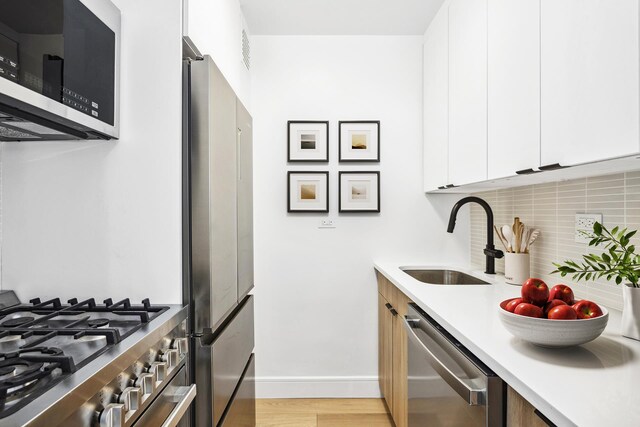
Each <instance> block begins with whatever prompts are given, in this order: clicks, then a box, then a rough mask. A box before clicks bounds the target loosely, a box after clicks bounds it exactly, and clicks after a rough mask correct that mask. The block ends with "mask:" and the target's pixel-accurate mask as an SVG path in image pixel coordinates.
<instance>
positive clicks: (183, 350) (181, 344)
mask: <svg viewBox="0 0 640 427" xmlns="http://www.w3.org/2000/svg"><path fill="white" fill-rule="evenodd" d="M171 348H172V349H174V350H178V353H180V354H187V351H189V346H188V342H187V339H186V338H175V339H174V340H173V343H172V344H171Z"/></svg>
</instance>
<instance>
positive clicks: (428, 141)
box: [423, 4, 449, 191]
mask: <svg viewBox="0 0 640 427" xmlns="http://www.w3.org/2000/svg"><path fill="white" fill-rule="evenodd" d="M448 19H449V9H448V7H447V5H446V4H445V5H444V6H442V7H441V8H440V11H439V12H438V13H437V14H436V16H435V18H433V21H432V22H431V25H430V26H429V28H428V29H427V32H426V33H425V36H424V57H423V60H424V65H423V71H424V76H423V77H424V86H423V90H424V98H423V99H424V191H431V190H435V189H437V188H438V187H441V186H445V185H447V184H449V176H448V174H449V165H448V161H449V63H448V60H449V52H448V49H449V33H448V31H449V21H448Z"/></svg>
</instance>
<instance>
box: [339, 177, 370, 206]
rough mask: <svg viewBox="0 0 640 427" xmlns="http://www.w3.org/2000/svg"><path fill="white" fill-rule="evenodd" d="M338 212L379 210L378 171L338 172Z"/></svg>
mask: <svg viewBox="0 0 640 427" xmlns="http://www.w3.org/2000/svg"><path fill="white" fill-rule="evenodd" d="M338 187H339V193H340V194H339V196H338V197H339V199H338V211H339V212H380V172H377V171H376V172H358V171H349V172H340V174H339V177H338Z"/></svg>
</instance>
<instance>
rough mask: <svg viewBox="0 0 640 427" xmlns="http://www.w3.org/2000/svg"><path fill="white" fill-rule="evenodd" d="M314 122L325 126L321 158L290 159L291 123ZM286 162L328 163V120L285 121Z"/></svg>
mask: <svg viewBox="0 0 640 427" xmlns="http://www.w3.org/2000/svg"><path fill="white" fill-rule="evenodd" d="M297 124H300V125H304V124H316V125H324V126H325V127H326V128H325V136H326V138H325V141H324V144H325V152H326V155H325V157H324V158H322V159H292V158H291V154H292V153H291V144H292V141H291V125H297ZM287 162H289V163H329V121H328V120H289V121H287Z"/></svg>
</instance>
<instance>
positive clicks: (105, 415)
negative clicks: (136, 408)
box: [100, 403, 124, 427]
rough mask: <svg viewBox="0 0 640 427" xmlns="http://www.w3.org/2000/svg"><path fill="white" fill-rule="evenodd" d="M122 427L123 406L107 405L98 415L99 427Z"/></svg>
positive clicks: (118, 404)
mask: <svg viewBox="0 0 640 427" xmlns="http://www.w3.org/2000/svg"><path fill="white" fill-rule="evenodd" d="M122 426H124V405H123V404H121V403H109V404H108V405H106V406H105V407H104V409H103V410H102V412H101V413H100V427H122Z"/></svg>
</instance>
